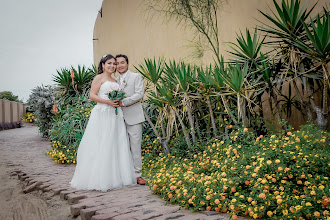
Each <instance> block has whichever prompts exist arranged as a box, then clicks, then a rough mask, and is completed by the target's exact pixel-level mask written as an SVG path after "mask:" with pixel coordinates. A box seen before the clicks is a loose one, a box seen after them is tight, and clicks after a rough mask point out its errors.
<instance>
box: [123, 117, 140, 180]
mask: <svg viewBox="0 0 330 220" xmlns="http://www.w3.org/2000/svg"><path fill="white" fill-rule="evenodd" d="M125 124H126V130H127V133H128V138H129V144H130V148H131V154H132V160H133V165H134V171H135V174H136V177H141V170H142V158H141V142H142V123H139V124H135V125H128V124H127V123H125Z"/></svg>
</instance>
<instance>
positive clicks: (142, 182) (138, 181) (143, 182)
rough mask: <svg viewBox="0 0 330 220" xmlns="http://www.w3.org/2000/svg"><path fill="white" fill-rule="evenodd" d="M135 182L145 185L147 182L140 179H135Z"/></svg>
mask: <svg viewBox="0 0 330 220" xmlns="http://www.w3.org/2000/svg"><path fill="white" fill-rule="evenodd" d="M136 182H137V184H140V185H145V184H146V182H148V181H146V180H144V179H143V178H142V177H138V178H136Z"/></svg>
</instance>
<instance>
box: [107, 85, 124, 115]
mask: <svg viewBox="0 0 330 220" xmlns="http://www.w3.org/2000/svg"><path fill="white" fill-rule="evenodd" d="M107 95H108V98H109V99H110V100H112V101H113V100H118V101H121V100H123V99H124V98H126V96H125V92H124V91H122V90H112V91H111V92H109V93H107ZM115 112H116V115H118V108H117V107H116V108H115Z"/></svg>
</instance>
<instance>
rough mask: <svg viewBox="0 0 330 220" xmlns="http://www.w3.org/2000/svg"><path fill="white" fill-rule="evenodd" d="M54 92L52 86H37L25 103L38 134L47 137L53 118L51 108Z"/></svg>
mask: <svg viewBox="0 0 330 220" xmlns="http://www.w3.org/2000/svg"><path fill="white" fill-rule="evenodd" d="M55 96H56V92H55V89H54V87H53V86H50V85H47V86H43V85H42V86H37V87H35V88H34V89H33V90H32V93H31V94H30V96H29V99H28V101H27V103H28V105H29V109H30V111H32V112H34V115H35V117H36V121H37V124H38V127H39V131H40V133H41V134H42V135H43V136H44V137H48V136H49V131H50V129H51V127H52V120H53V116H54V112H53V107H54V103H55Z"/></svg>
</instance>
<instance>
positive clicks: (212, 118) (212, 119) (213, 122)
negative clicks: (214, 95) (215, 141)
mask: <svg viewBox="0 0 330 220" xmlns="http://www.w3.org/2000/svg"><path fill="white" fill-rule="evenodd" d="M206 103H207V106H208V107H209V112H210V117H211V123H212V127H213V136H214V138H216V137H217V135H218V130H217V127H216V125H215V120H214V114H213V109H212V105H211V101H210V97H209V96H206Z"/></svg>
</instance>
